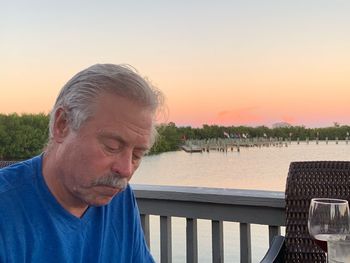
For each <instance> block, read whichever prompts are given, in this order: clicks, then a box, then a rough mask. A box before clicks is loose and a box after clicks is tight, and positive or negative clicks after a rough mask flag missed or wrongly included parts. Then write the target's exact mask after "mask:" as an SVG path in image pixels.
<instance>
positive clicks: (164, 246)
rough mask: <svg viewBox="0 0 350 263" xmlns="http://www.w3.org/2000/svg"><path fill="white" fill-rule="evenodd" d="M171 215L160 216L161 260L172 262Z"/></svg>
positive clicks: (164, 262) (163, 262)
mask: <svg viewBox="0 0 350 263" xmlns="http://www.w3.org/2000/svg"><path fill="white" fill-rule="evenodd" d="M171 258H172V255H171V217H170V216H160V262H161V263H171Z"/></svg>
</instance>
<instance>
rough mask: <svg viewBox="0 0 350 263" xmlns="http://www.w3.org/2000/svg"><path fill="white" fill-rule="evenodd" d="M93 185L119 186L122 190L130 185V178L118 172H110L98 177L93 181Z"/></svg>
mask: <svg viewBox="0 0 350 263" xmlns="http://www.w3.org/2000/svg"><path fill="white" fill-rule="evenodd" d="M92 185H93V186H109V187H113V188H118V189H120V190H122V191H123V190H125V188H126V187H127V185H128V180H127V179H126V178H125V177H122V176H121V175H120V174H118V173H110V174H107V175H105V176H102V177H100V178H98V179H96V180H95V181H94V182H93V183H92Z"/></svg>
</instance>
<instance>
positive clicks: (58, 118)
mask: <svg viewBox="0 0 350 263" xmlns="http://www.w3.org/2000/svg"><path fill="white" fill-rule="evenodd" d="M68 133H69V123H68V119H67V113H66V112H65V111H64V109H62V108H58V109H57V110H56V112H55V122H54V125H53V137H54V140H55V141H56V142H58V143H61V142H63V140H64V138H65V137H66V136H67V135H68Z"/></svg>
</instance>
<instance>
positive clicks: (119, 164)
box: [112, 151, 133, 178]
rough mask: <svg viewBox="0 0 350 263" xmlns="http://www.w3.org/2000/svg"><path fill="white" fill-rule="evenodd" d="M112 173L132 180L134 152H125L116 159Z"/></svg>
mask: <svg viewBox="0 0 350 263" xmlns="http://www.w3.org/2000/svg"><path fill="white" fill-rule="evenodd" d="M112 171H113V172H115V173H118V174H120V175H121V176H122V177H127V178H130V177H131V176H132V174H133V164H132V152H129V151H123V152H120V154H118V155H117V156H115V157H114V160H113V165H112Z"/></svg>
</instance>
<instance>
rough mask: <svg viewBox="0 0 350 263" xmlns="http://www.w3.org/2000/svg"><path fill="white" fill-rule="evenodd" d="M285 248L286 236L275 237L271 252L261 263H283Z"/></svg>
mask: <svg viewBox="0 0 350 263" xmlns="http://www.w3.org/2000/svg"><path fill="white" fill-rule="evenodd" d="M284 248H285V243H284V236H275V237H274V238H273V240H272V243H271V246H270V248H269V250H268V251H267V252H266V254H265V256H264V258H263V259H262V261H261V262H260V263H283V262H284V259H283V255H284Z"/></svg>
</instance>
